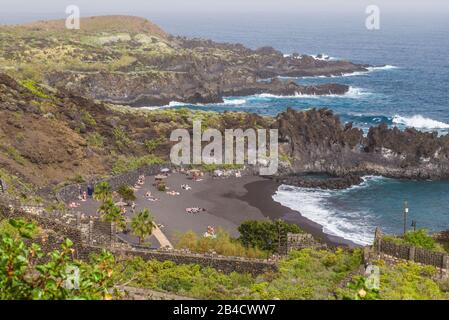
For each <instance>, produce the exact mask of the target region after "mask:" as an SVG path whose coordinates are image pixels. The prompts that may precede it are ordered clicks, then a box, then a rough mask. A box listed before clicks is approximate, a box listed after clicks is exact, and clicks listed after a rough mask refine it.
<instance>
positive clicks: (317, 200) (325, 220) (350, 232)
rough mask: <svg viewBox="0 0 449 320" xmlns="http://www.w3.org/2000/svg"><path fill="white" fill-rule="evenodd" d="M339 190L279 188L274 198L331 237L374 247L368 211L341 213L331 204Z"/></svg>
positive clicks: (373, 226) (372, 224)
mask: <svg viewBox="0 0 449 320" xmlns="http://www.w3.org/2000/svg"><path fill="white" fill-rule="evenodd" d="M337 192H340V191H330V190H319V189H306V188H298V187H291V186H285V185H283V186H281V187H279V189H278V191H277V192H276V194H275V195H274V196H273V199H274V200H275V201H276V202H279V203H281V204H282V205H284V206H286V207H289V208H290V209H292V210H295V211H298V212H300V214H301V215H302V216H304V217H306V218H307V219H309V220H312V221H314V222H316V223H318V224H319V225H321V226H322V227H323V232H325V233H326V234H329V235H334V236H338V237H342V238H345V239H347V240H350V241H353V242H355V243H357V244H362V245H367V244H371V243H372V241H373V235H374V228H375V225H374V223H370V217H369V213H368V212H349V211H345V212H342V211H339V210H337V209H335V208H332V207H331V206H330V205H329V199H330V198H331V197H333V196H335V195H336V193H337Z"/></svg>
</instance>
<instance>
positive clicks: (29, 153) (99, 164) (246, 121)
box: [0, 74, 449, 188]
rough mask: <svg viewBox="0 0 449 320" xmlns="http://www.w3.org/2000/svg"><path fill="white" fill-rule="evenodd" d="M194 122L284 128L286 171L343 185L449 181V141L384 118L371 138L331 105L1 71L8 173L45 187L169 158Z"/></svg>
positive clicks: (3, 155)
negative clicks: (58, 80) (129, 103)
mask: <svg viewBox="0 0 449 320" xmlns="http://www.w3.org/2000/svg"><path fill="white" fill-rule="evenodd" d="M194 119H195V120H198V119H200V120H202V122H203V125H204V126H205V127H209V128H217V129H219V130H220V131H224V130H225V129H227V128H228V129H229V128H242V129H247V128H277V129H279V139H280V151H281V154H282V155H284V157H287V158H288V159H289V160H290V161H289V163H288V164H285V165H286V166H285V167H283V170H284V171H283V172H284V173H285V172H286V173H289V174H296V175H297V174H303V173H310V172H313V173H326V174H329V175H331V176H334V177H340V178H342V177H343V178H344V182H341V181H340V182H338V181H337V182H335V181H334V182H335V184H334V186H335V187H337V188H338V186H342V187H345V186H346V187H347V186H348V185H351V184H354V183H358V182H360V178H359V177H360V175H365V174H375V175H383V176H387V177H396V178H410V179H447V178H449V174H448V173H449V138H448V137H447V136H442V137H439V136H438V135H437V134H436V133H423V132H419V131H416V130H414V129H407V130H405V131H400V130H399V129H397V128H393V129H389V128H387V127H386V126H385V125H380V126H377V127H372V128H371V129H370V131H369V133H368V135H367V136H364V135H363V132H362V131H361V130H360V129H357V128H353V127H352V125H351V124H349V123H348V124H343V123H341V122H340V120H339V118H338V117H337V116H336V115H334V114H333V113H332V111H330V110H327V109H320V110H317V109H312V110H308V111H295V110H292V109H289V110H287V111H286V112H283V113H281V114H279V115H278V116H277V117H275V118H273V117H262V116H260V115H256V114H251V113H243V112H225V113H215V112H203V111H193V110H189V109H161V110H154V111H146V110H138V109H135V108H130V107H117V106H113V105H108V104H105V103H100V102H94V101H92V100H89V99H86V98H81V97H78V96H75V95H73V94H72V93H70V92H67V91H57V90H53V89H51V90H50V89H48V88H46V87H45V86H41V85H39V84H37V83H34V82H30V81H21V82H17V81H15V80H14V79H12V78H11V77H9V76H7V75H4V74H0V165H1V169H0V170H1V174H2V177H5V176H7V175H8V176H10V179H9V180H14V179H12V178H11V176H15V177H17V178H18V179H19V180H20V181H22V182H25V183H29V184H31V185H32V186H36V187H46V186H52V185H53V186H54V185H57V184H59V183H61V182H64V181H72V182H73V181H78V180H82V179H89V178H92V177H95V176H105V175H110V174H117V173H121V172H124V171H126V170H132V169H135V168H137V167H139V166H142V165H146V164H152V163H164V162H166V161H167V160H168V155H169V152H170V148H171V145H172V143H171V142H170V141H169V136H170V133H171V132H172V130H174V129H178V128H191V126H192V121H193V120H194ZM285 169H286V170H287V171H285ZM292 184H295V183H294V181H292Z"/></svg>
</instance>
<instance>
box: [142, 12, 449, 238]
mask: <svg viewBox="0 0 449 320" xmlns="http://www.w3.org/2000/svg"><path fill="white" fill-rule="evenodd" d="M150 18H153V20H155V21H156V22H157V23H159V24H160V25H162V26H163V27H164V28H165V29H166V30H168V31H169V32H171V33H173V34H181V35H186V36H190V37H203V38H212V39H214V40H217V41H223V42H240V43H242V44H244V45H246V46H249V47H252V48H257V47H261V46H264V45H270V46H273V47H275V48H276V49H278V50H280V51H282V52H283V53H284V54H290V53H292V52H299V53H307V54H319V53H322V54H326V55H328V56H329V57H330V58H331V59H347V60H350V61H354V62H360V63H368V64H371V65H374V66H383V67H377V68H372V69H371V70H370V72H367V73H357V74H352V75H345V76H342V77H333V78H298V79H286V80H293V81H296V82H298V83H300V84H318V83H327V82H336V83H344V84H348V85H350V86H351V90H350V92H349V93H348V94H346V95H345V96H325V97H316V96H292V97H278V96H272V95H267V94H262V95H256V96H248V97H229V98H227V99H226V100H225V103H223V104H211V105H188V107H190V108H193V109H201V110H214V111H219V112H222V111H225V110H235V111H247V112H256V113H259V114H263V115H276V114H278V113H279V112H282V111H284V110H285V109H287V108H289V107H291V108H295V109H299V110H304V109H308V108H312V107H327V108H330V109H332V110H334V112H335V113H336V114H338V115H339V116H340V118H341V120H342V121H344V122H349V121H351V122H353V123H354V125H356V126H358V127H360V128H363V129H364V130H367V129H368V128H369V127H370V126H372V125H377V124H380V123H386V124H388V125H389V126H398V127H399V128H401V129H404V128H406V127H415V128H417V129H418V130H423V131H438V132H439V134H441V135H444V134H448V133H449V56H448V52H449V37H448V34H449V13H441V14H440V15H436V16H420V15H417V16H416V17H415V18H413V19H412V18H410V17H401V19H399V18H397V17H396V16H395V15H388V14H387V15H386V16H385V17H383V18H382V20H381V22H382V23H381V30H379V31H368V30H367V29H366V28H365V26H364V16H363V15H360V16H358V15H356V16H347V17H346V16H338V17H329V16H323V17H321V16H320V15H319V14H318V15H315V16H314V17H313V18H312V19H310V18H307V17H305V16H300V15H295V14H291V15H287V16H285V15H284V16H268V15H267V16H260V15H257V16H232V17H230V16H226V15H224V16H222V17H217V16H214V17H208V16H201V17H199V16H196V17H192V16H177V17H173V18H172V19H170V18H167V17H164V18H160V19H159V20H158V18H157V17H150ZM182 106H185V105H183V104H180V103H177V102H173V103H172V104H171V105H170V106H169V107H174V108H179V107H182ZM274 199H275V200H276V201H279V202H281V203H282V204H284V205H286V206H288V207H291V208H292V209H296V210H299V211H300V212H301V213H302V214H303V215H304V216H306V217H307V218H309V219H311V220H313V221H315V222H318V223H320V224H321V225H323V228H324V231H325V232H328V233H330V234H334V235H338V236H342V237H344V238H347V239H349V240H352V241H354V242H357V243H360V244H366V243H370V242H371V241H372V239H373V233H374V229H375V227H376V226H380V227H381V228H382V230H383V231H385V232H387V233H400V232H401V231H402V229H403V215H402V212H403V203H404V201H405V200H407V201H408V203H409V206H410V214H409V218H408V219H409V220H408V225H410V223H411V220H415V221H416V222H417V225H418V228H427V229H429V230H430V231H438V230H443V229H449V182H441V181H436V182H435V181H434V182H432V181H401V180H393V179H387V178H382V177H365V182H364V183H363V184H362V185H361V186H356V187H353V188H350V189H347V190H342V191H323V190H315V189H303V188H295V187H290V186H282V187H281V188H280V189H279V190H278V192H277V194H276V195H274Z"/></svg>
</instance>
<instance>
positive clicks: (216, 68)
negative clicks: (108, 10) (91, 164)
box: [0, 16, 368, 106]
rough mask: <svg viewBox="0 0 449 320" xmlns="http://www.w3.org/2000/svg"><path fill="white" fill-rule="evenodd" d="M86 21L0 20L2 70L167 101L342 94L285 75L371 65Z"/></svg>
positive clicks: (93, 93) (117, 96)
mask: <svg viewBox="0 0 449 320" xmlns="http://www.w3.org/2000/svg"><path fill="white" fill-rule="evenodd" d="M81 26H82V27H81V29H80V30H66V29H65V28H64V22H63V21H62V20H56V21H45V22H37V23H30V24H26V25H18V26H3V27H0V34H1V35H2V37H1V40H0V46H1V48H2V50H1V51H0V70H3V71H4V72H6V73H7V74H9V75H11V76H13V77H14V78H17V79H32V80H34V81H37V82H40V83H45V84H47V85H50V86H52V87H56V88H59V89H64V90H68V91H70V92H71V93H73V94H75V95H78V96H82V97H86V98H90V99H97V100H102V101H105V102H110V103H115V104H126V105H132V106H161V105H167V104H169V103H170V102H172V101H179V102H185V103H219V102H223V97H226V96H238V95H252V94H260V93H270V94H275V95H297V94H312V95H329V94H336V95H341V94H344V93H346V92H347V91H348V90H349V87H348V86H347V85H342V84H332V83H329V84H322V85H316V86H302V85H298V84H296V83H294V82H293V81H290V80H280V79H279V77H299V76H332V75H341V74H345V73H352V72H360V71H367V67H368V66H367V65H360V64H354V63H351V62H348V61H333V60H325V59H319V58H314V57H312V56H309V55H300V54H298V53H295V54H292V55H289V56H285V55H283V54H282V53H281V52H279V51H277V50H275V49H273V48H271V47H264V48H260V49H257V50H252V49H249V48H246V47H244V46H243V45H240V44H226V43H216V42H213V41H210V40H202V39H186V38H182V37H174V36H171V35H168V34H167V33H165V32H164V31H163V30H162V29H160V28H159V27H157V26H156V25H154V24H152V23H151V22H149V21H148V20H146V19H143V18H137V17H126V16H106V17H91V18H83V19H81ZM30 39H31V40H30Z"/></svg>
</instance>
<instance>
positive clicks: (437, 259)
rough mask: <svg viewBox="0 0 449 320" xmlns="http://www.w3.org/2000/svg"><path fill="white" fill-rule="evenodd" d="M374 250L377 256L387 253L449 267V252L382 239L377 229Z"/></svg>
mask: <svg viewBox="0 0 449 320" xmlns="http://www.w3.org/2000/svg"><path fill="white" fill-rule="evenodd" d="M374 250H375V253H376V254H377V255H378V256H379V255H380V256H382V255H387V256H391V257H394V258H398V259H403V260H409V261H414V262H417V263H421V264H425V265H430V266H434V267H437V268H440V269H446V270H448V269H449V254H447V253H444V252H435V251H431V250H427V249H423V248H418V247H415V246H412V245H408V244H397V243H395V242H394V241H392V240H386V239H384V238H383V237H382V235H381V233H380V231H379V230H377V231H376V237H375V241H374Z"/></svg>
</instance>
